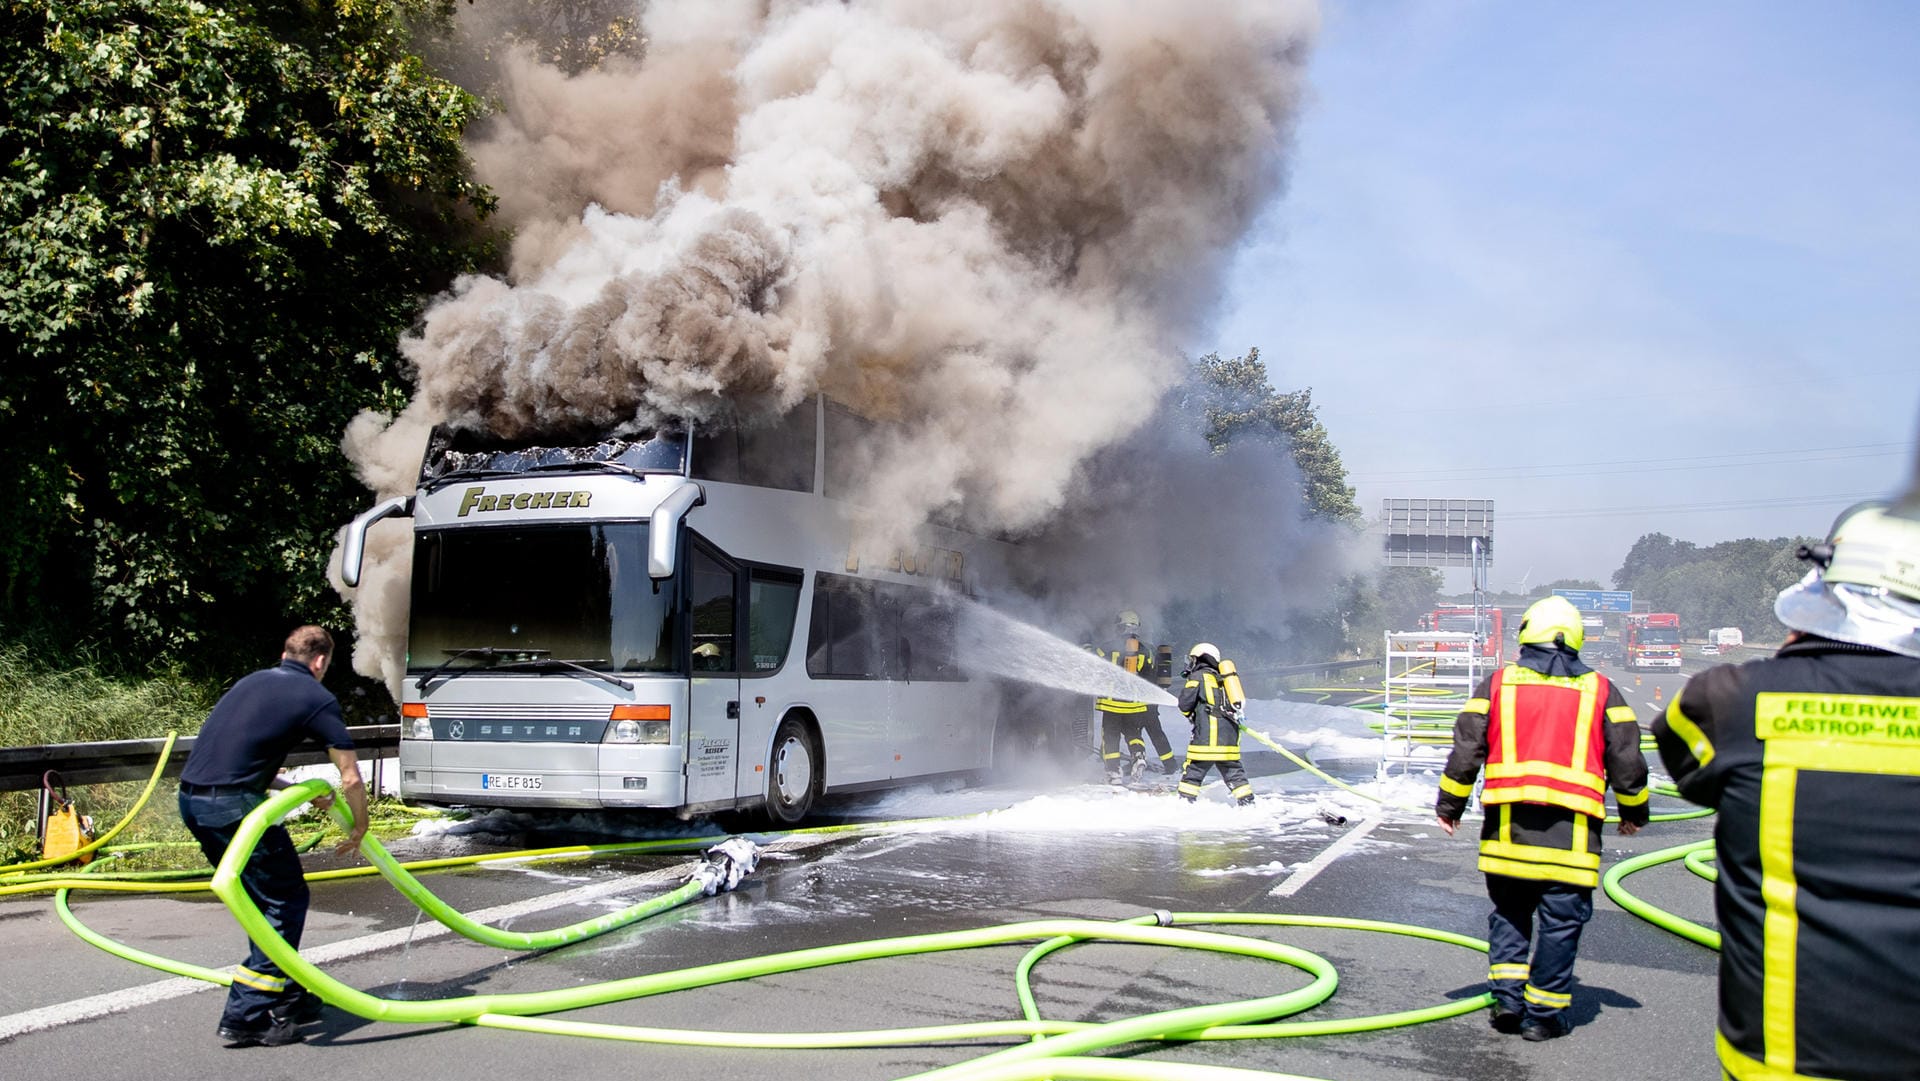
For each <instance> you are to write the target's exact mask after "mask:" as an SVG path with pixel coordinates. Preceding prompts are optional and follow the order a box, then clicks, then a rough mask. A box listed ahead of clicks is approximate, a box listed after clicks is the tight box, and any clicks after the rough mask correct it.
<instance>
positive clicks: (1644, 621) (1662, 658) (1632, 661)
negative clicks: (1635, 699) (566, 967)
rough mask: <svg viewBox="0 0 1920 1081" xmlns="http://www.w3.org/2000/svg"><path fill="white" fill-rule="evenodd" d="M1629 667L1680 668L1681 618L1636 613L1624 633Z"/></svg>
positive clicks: (1630, 618)
mask: <svg viewBox="0 0 1920 1081" xmlns="http://www.w3.org/2000/svg"><path fill="white" fill-rule="evenodd" d="M1620 641H1621V646H1622V648H1623V650H1624V652H1625V653H1626V657H1627V667H1628V668H1676V669H1677V668H1679V667H1680V617H1679V615H1677V614H1676V613H1673V612H1635V613H1634V614H1632V615H1630V616H1628V617H1627V623H1626V627H1625V628H1624V629H1623V630H1622V631H1621V636H1620Z"/></svg>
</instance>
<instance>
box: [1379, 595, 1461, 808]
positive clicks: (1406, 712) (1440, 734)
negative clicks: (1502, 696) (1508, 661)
mask: <svg viewBox="0 0 1920 1081" xmlns="http://www.w3.org/2000/svg"><path fill="white" fill-rule="evenodd" d="M1386 638H1387V640H1386V651H1385V654H1384V656H1385V658H1386V660H1385V662H1384V663H1385V666H1386V676H1385V681H1384V683H1383V684H1382V687H1381V707H1380V713H1381V717H1382V719H1383V721H1384V723H1383V724H1382V726H1381V729H1380V768H1379V771H1378V774H1377V776H1378V778H1379V779H1380V780H1382V781H1384V780H1386V779H1387V778H1388V777H1390V776H1392V774H1393V772H1394V771H1395V770H1396V769H1397V770H1399V771H1400V772H1401V773H1403V774H1405V773H1411V772H1412V771H1413V769H1414V767H1415V766H1421V767H1433V768H1437V767H1438V766H1440V765H1441V764H1442V762H1443V761H1444V756H1445V754H1446V752H1447V751H1449V750H1450V749H1452V747H1453V719H1454V716H1455V715H1456V714H1458V713H1459V712H1460V710H1461V709H1462V708H1463V707H1464V706H1466V704H1467V699H1468V698H1469V697H1471V696H1472V695H1473V688H1474V686H1475V684H1476V683H1478V682H1479V679H1480V668H1481V667H1482V666H1481V664H1480V658H1479V656H1478V648H1477V646H1478V643H1477V639H1478V636H1477V635H1473V634H1467V633H1463V632H1458V631H1388V632H1387V636H1386ZM1426 748H1432V749H1433V751H1429V752H1427V753H1423V754H1418V755H1416V752H1420V751H1422V750H1423V749H1426ZM1436 752H1437V754H1438V757H1436Z"/></svg>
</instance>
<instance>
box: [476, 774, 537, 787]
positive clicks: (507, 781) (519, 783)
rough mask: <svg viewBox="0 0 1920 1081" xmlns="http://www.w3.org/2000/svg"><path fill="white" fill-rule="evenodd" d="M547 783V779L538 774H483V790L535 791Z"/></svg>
mask: <svg viewBox="0 0 1920 1081" xmlns="http://www.w3.org/2000/svg"><path fill="white" fill-rule="evenodd" d="M545 783H546V778H544V777H542V776H540V775H539V774H537V773H482V774H481V775H480V787H481V788H509V789H511V788H517V789H520V790H522V791H529V792H530V791H533V790H534V789H537V788H540V787H541V786H542V785H544V784H545Z"/></svg>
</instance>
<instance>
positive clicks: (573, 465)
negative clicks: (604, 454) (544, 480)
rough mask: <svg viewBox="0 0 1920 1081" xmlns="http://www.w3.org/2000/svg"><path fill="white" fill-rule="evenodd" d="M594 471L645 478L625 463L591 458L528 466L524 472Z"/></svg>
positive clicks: (643, 474) (639, 471)
mask: <svg viewBox="0 0 1920 1081" xmlns="http://www.w3.org/2000/svg"><path fill="white" fill-rule="evenodd" d="M596 469H598V470H601V471H602V472H607V473H620V474H623V475H625V476H629V477H644V476H647V474H646V473H644V472H642V471H641V470H638V469H635V468H634V467H632V466H630V465H628V464H627V463H625V462H603V461H599V460H597V459H592V458H589V459H587V460H585V461H579V462H546V463H543V464H541V465H534V466H528V467H527V469H526V472H528V473H576V472H589V471H591V470H596Z"/></svg>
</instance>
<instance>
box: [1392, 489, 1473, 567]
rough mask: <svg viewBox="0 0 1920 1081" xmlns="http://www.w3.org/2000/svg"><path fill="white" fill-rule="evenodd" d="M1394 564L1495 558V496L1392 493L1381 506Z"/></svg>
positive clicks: (1469, 562) (1458, 563)
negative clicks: (1436, 496) (1405, 496)
mask: <svg viewBox="0 0 1920 1081" xmlns="http://www.w3.org/2000/svg"><path fill="white" fill-rule="evenodd" d="M1381 524H1382V526H1383V529H1384V532H1385V534H1386V559H1387V566H1389V567H1475V566H1478V567H1480V568H1482V569H1484V568H1485V567H1486V566H1487V565H1488V564H1490V563H1492V562H1493V500H1491V499H1389V500H1386V501H1385V505H1384V507H1383V508H1382V512H1381Z"/></svg>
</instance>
